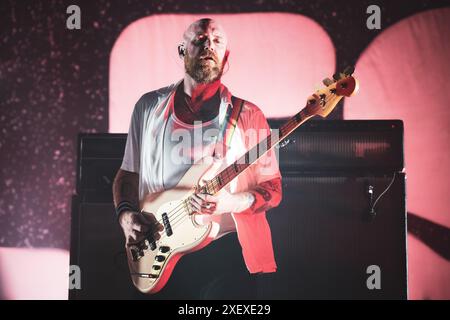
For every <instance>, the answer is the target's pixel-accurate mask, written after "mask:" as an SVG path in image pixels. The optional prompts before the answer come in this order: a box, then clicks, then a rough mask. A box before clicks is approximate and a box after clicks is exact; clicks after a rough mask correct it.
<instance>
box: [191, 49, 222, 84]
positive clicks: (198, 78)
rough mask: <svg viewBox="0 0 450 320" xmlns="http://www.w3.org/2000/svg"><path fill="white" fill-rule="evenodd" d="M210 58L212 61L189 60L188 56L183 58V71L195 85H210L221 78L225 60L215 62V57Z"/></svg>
mask: <svg viewBox="0 0 450 320" xmlns="http://www.w3.org/2000/svg"><path fill="white" fill-rule="evenodd" d="M208 56H212V57H213V59H214V61H213V62H212V63H211V62H210V61H211V60H204V59H199V58H191V57H190V56H189V54H186V55H185V56H184V69H185V71H186V73H187V74H188V75H190V76H191V77H192V79H194V80H195V82H197V83H211V82H214V81H216V80H218V79H220V78H221V77H222V74H223V67H224V63H223V62H225V60H224V61H223V62H222V63H220V62H217V60H218V59H217V57H215V56H213V55H208Z"/></svg>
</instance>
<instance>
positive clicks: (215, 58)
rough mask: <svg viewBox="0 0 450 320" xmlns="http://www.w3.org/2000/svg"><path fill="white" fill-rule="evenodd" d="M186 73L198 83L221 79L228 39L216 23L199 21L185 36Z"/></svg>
mask: <svg viewBox="0 0 450 320" xmlns="http://www.w3.org/2000/svg"><path fill="white" fill-rule="evenodd" d="M184 41H185V44H186V54H185V56H184V66H185V70H186V73H187V74H189V75H190V76H191V77H192V78H193V79H194V80H195V81H196V82H198V83H210V82H213V81H215V80H217V79H220V77H221V76H222V73H223V67H224V65H225V62H226V57H225V55H226V53H227V38H226V35H225V32H224V31H223V29H222V28H221V27H220V25H218V24H217V23H215V22H214V21H211V20H210V21H203V20H200V21H197V22H195V23H194V24H192V25H191V26H190V27H189V28H188V30H187V31H186V32H185V34H184Z"/></svg>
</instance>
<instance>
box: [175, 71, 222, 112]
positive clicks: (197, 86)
mask: <svg viewBox="0 0 450 320" xmlns="http://www.w3.org/2000/svg"><path fill="white" fill-rule="evenodd" d="M220 84H221V82H220V79H219V80H216V81H214V82H211V83H197V82H196V81H195V80H194V79H192V78H191V76H189V75H188V74H185V76H184V82H183V85H184V93H186V94H187V95H188V96H190V97H191V107H192V108H193V109H194V111H198V110H199V109H200V108H201V106H202V105H203V103H204V102H205V101H207V100H208V99H210V98H211V97H213V96H214V94H216V92H217V90H218V89H219V87H220Z"/></svg>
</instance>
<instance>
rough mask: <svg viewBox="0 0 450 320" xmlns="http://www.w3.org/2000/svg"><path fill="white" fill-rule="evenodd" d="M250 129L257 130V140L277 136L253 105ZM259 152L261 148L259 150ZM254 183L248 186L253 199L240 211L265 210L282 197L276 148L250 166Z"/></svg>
mask: <svg viewBox="0 0 450 320" xmlns="http://www.w3.org/2000/svg"><path fill="white" fill-rule="evenodd" d="M249 123H251V126H252V129H256V130H257V141H258V142H259V141H261V140H263V139H265V138H266V137H267V135H269V134H272V136H273V138H275V137H277V131H273V132H271V130H270V127H269V124H268V123H267V119H266V117H265V116H264V114H263V112H262V111H261V110H260V109H259V108H257V107H255V110H254V112H252V115H251V122H249ZM259 152H261V150H259ZM249 170H251V174H252V175H253V181H256V185H255V186H254V187H252V188H250V189H249V190H248V191H249V192H251V193H252V194H253V195H254V197H255V201H254V202H253V204H252V206H251V207H250V208H248V209H247V210H245V211H244V212H242V213H246V214H252V213H258V212H263V211H267V210H269V209H271V208H274V207H276V206H278V205H279V203H280V201H281V198H282V186H281V173H280V169H279V166H278V149H277V148H272V149H270V150H269V151H267V152H266V153H265V154H264V155H263V156H261V158H259V159H258V160H257V161H256V162H255V163H254V164H253V165H252V166H251V167H250V168H249Z"/></svg>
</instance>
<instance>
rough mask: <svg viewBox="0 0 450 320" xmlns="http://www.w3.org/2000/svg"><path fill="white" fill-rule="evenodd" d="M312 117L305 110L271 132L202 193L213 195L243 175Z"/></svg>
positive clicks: (210, 183) (204, 188)
mask: <svg viewBox="0 0 450 320" xmlns="http://www.w3.org/2000/svg"><path fill="white" fill-rule="evenodd" d="M311 117H312V115H307V114H306V112H305V108H304V109H302V110H301V111H300V112H298V113H297V114H296V115H295V116H293V117H292V118H291V119H289V120H288V121H287V122H286V123H285V124H283V125H282V126H281V127H280V128H279V129H278V132H271V133H270V134H269V135H267V137H266V138H264V139H263V140H261V141H260V142H259V143H258V144H256V145H255V146H254V147H253V148H251V149H250V150H249V151H247V152H246V153H245V154H244V155H243V156H241V157H240V158H239V159H237V160H236V161H235V162H233V163H232V164H231V165H229V166H228V167H226V168H225V169H223V170H222V171H221V172H220V173H218V174H217V175H216V176H215V177H214V178H213V179H211V180H209V181H207V182H206V184H205V185H204V186H203V187H202V189H203V190H202V192H204V193H209V194H215V193H217V192H219V191H220V189H222V188H223V187H225V186H226V185H227V184H228V183H230V181H231V180H233V179H234V178H236V177H237V176H238V175H240V174H241V173H243V172H244V171H245V170H246V169H247V168H248V167H250V166H251V165H252V164H253V163H254V162H256V161H257V160H258V159H259V158H261V157H262V156H263V155H264V154H265V153H266V152H268V151H269V150H270V149H272V148H273V147H275V146H276V145H277V144H278V143H280V141H283V140H284V139H285V138H286V137H287V136H288V135H290V134H291V133H292V132H293V131H294V130H295V129H296V128H298V127H299V126H300V125H301V124H302V123H304V122H306V121H307V120H308V119H309V118H311Z"/></svg>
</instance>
